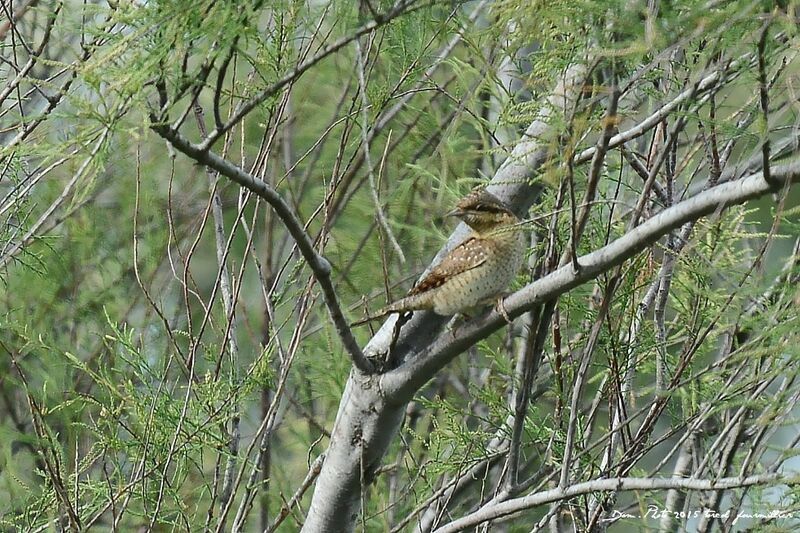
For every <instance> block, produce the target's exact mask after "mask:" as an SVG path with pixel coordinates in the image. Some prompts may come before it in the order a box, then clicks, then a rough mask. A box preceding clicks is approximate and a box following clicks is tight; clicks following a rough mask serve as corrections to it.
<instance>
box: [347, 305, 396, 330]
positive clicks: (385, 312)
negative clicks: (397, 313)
mask: <svg viewBox="0 0 800 533" xmlns="http://www.w3.org/2000/svg"><path fill="white" fill-rule="evenodd" d="M393 312H394V311H392V310H390V309H389V308H388V307H384V308H383V309H381V310H380V311H378V312H377V313H375V314H374V315H369V316H368V317H366V318H362V319H361V320H356V321H355V322H351V323H350V327H351V328H354V327H356V326H363V325H364V324H366V323H368V322H372V321H373V320H379V319H381V318H383V317H385V316H388V315H391V314H392V313H393Z"/></svg>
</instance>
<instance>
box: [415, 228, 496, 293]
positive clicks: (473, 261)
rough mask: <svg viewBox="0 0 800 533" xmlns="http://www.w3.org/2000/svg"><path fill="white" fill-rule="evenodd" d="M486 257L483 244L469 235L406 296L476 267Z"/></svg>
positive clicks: (430, 288) (437, 285)
mask: <svg viewBox="0 0 800 533" xmlns="http://www.w3.org/2000/svg"><path fill="white" fill-rule="evenodd" d="M486 259H487V254H486V251H485V249H484V246H483V244H482V243H481V242H480V241H479V240H478V239H476V238H475V237H470V238H469V239H467V240H465V241H464V242H462V243H461V244H459V245H458V246H456V247H455V248H453V249H452V250H451V251H450V253H449V254H447V255H446V256H445V257H444V259H442V261H441V262H440V263H439V264H438V265H436V266H435V267H433V270H431V271H430V272H428V275H427V276H425V277H424V278H422V280H421V281H420V282H419V283H417V284H416V285H415V286H414V288H412V289H411V290H410V291H409V293H408V296H414V295H415V294H421V293H423V292H427V291H430V290H433V289H435V288H437V287H440V286H441V285H442V284H444V283H445V282H446V281H447V280H449V279H452V278H453V277H455V276H458V275H459V274H463V273H464V272H467V271H469V270H472V269H473V268H478V267H479V266H481V265H482V264H483V263H485V262H486Z"/></svg>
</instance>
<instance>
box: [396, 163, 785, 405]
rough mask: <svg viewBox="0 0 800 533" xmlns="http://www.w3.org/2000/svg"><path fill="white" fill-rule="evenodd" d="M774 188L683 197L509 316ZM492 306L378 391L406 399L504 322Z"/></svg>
mask: <svg viewBox="0 0 800 533" xmlns="http://www.w3.org/2000/svg"><path fill="white" fill-rule="evenodd" d="M771 171H772V172H771V174H772V179H773V181H775V182H777V183H779V184H781V185H784V186H788V185H790V184H792V183H796V182H797V181H800V160H798V161H793V162H792V163H789V164H785V165H780V166H775V167H772V169H771ZM772 191H773V189H772V188H771V186H770V184H768V183H767V182H766V181H765V180H764V176H763V174H762V173H760V172H759V173H757V174H752V175H750V176H748V177H746V178H742V179H740V180H736V181H729V182H726V183H723V184H720V185H717V186H716V187H712V188H710V189H707V190H706V191H704V192H702V193H700V194H698V195H696V196H693V197H691V198H689V199H687V200H684V201H682V202H680V203H678V204H676V205H675V206H673V207H670V208H669V209H665V210H664V211H662V212H661V213H659V214H657V215H655V216H653V217H652V218H650V219H649V220H647V221H646V222H644V223H642V224H640V225H639V226H637V227H635V228H633V229H631V230H630V231H629V232H628V233H627V234H625V235H624V236H622V237H620V238H619V239H617V240H615V241H613V242H611V243H610V244H608V245H606V246H604V247H602V248H600V249H599V250H595V251H594V252H592V253H589V254H586V255H584V256H582V257H581V258H580V259H579V263H580V265H581V269H580V271H579V272H577V273H576V272H575V271H574V270H573V268H572V266H571V265H567V266H564V267H562V268H559V269H558V270H556V271H555V272H553V273H552V274H550V275H548V276H545V277H543V278H541V279H538V280H536V281H534V282H533V283H530V284H528V285H526V286H525V287H523V288H522V289H521V290H519V291H517V292H516V293H514V294H512V295H511V296H509V297H508V298H507V299H506V300H505V302H504V305H505V309H506V311H507V312H508V316H510V317H511V318H515V317H517V316H520V315H521V314H522V313H524V312H526V311H528V310H530V309H531V308H533V306H534V305H536V304H538V303H541V302H544V301H547V300H550V299H552V298H555V297H556V296H558V295H560V294H563V293H565V292H567V291H569V290H570V289H573V288H575V287H577V286H578V285H581V284H583V283H585V282H587V281H589V280H592V279H594V278H595V277H597V276H598V275H599V274H601V273H603V272H605V271H606V270H608V269H609V268H612V267H614V266H617V265H619V264H621V263H622V262H624V261H626V260H627V259H630V258H631V257H633V256H634V255H636V254H637V253H639V252H640V251H641V250H643V249H644V248H646V247H647V246H649V245H651V244H653V243H654V242H656V241H657V240H658V239H660V238H661V237H662V236H664V235H666V234H667V233H668V232H670V231H671V230H673V229H675V228H678V227H680V226H681V225H682V224H684V223H686V222H689V221H691V220H697V219H698V218H700V217H703V216H705V215H709V214H711V213H714V212H715V211H719V210H722V209H725V208H726V207H729V206H731V205H736V204H741V203H744V202H746V201H748V200H752V199H753V198H758V197H759V196H763V195H765V194H769V193H771V192H772ZM505 324H506V322H505V319H504V318H503V317H502V316H501V315H500V313H498V312H497V311H496V310H492V311H490V312H489V313H488V314H486V315H484V316H482V317H480V318H478V319H476V320H474V321H471V322H469V323H467V324H464V325H463V326H461V327H460V328H459V329H458V331H457V332H456V334H455V335H453V334H450V333H448V334H447V335H442V336H440V337H439V338H437V339H436V340H435V341H434V342H432V343H431V345H430V347H429V348H428V349H427V350H425V351H423V352H421V353H420V354H418V355H417V356H416V357H415V358H414V359H412V360H411V361H409V362H408V363H407V364H405V365H403V366H401V367H399V368H397V369H395V370H393V371H391V372H388V373H387V374H385V375H383V376H382V377H381V385H382V390H383V391H384V393H385V395H386V397H387V399H388V400H389V401H391V402H398V403H402V402H407V401H409V400H410V399H411V398H412V396H413V394H414V393H415V391H416V390H417V389H419V388H420V387H421V386H422V385H424V384H425V382H427V381H428V380H429V379H430V378H431V376H433V375H434V374H435V373H436V372H437V371H438V370H439V369H441V368H442V367H444V365H446V364H447V363H449V362H450V361H451V360H452V359H453V358H455V357H456V356H457V355H458V354H460V353H462V352H463V351H464V350H466V349H467V348H469V347H470V346H472V345H473V344H475V343H476V342H478V341H479V340H481V339H483V338H485V337H487V336H489V335H490V334H491V333H493V332H494V331H496V330H498V329H500V328H501V327H502V326H503V325H505Z"/></svg>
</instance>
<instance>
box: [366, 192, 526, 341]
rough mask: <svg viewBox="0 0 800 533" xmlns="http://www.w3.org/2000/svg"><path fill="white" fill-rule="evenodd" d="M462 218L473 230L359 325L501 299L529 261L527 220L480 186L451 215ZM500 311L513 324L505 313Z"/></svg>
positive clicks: (450, 312)
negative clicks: (411, 285)
mask: <svg viewBox="0 0 800 533" xmlns="http://www.w3.org/2000/svg"><path fill="white" fill-rule="evenodd" d="M447 216H453V217H457V218H459V219H461V220H462V221H463V222H464V223H465V224H467V225H468V226H469V227H470V229H471V232H470V234H469V236H468V237H467V238H466V239H465V240H464V241H463V242H462V243H461V244H459V245H458V246H456V247H455V248H453V249H452V250H451V251H450V252H449V253H448V254H447V255H446V256H445V257H444V258H443V259H442V261H441V262H440V263H439V264H438V265H436V266H435V267H433V269H432V270H431V271H430V272H429V273H428V274H427V275H426V276H425V277H424V278H422V280H420V282H419V283H417V284H416V285H415V286H414V288H412V289H411V290H410V291H409V293H408V295H407V296H406V297H405V298H401V299H400V300H397V301H396V302H394V303H392V304H390V305H388V306H387V307H385V308H384V309H381V310H380V311H379V312H378V313H377V314H375V315H373V316H370V317H367V318H365V319H363V320H359V321H357V322H354V323H353V324H352V325H354V326H357V325H360V324H364V323H366V322H369V321H371V320H376V319H378V318H382V317H384V316H386V315H389V314H391V313H404V312H406V311H415V310H419V309H429V310H433V311H434V312H435V313H436V314H439V315H444V316H448V315H455V314H457V313H464V312H465V311H467V310H469V309H471V308H474V307H477V306H481V305H488V304H490V303H492V302H498V303H499V302H500V300H499V299H498V298H499V297H500V296H501V295H502V293H503V291H504V290H505V289H506V287H508V285H509V284H510V283H511V281H512V280H513V279H514V277H515V276H516V274H517V272H518V271H519V269H520V268H521V267H522V264H523V262H524V260H525V251H526V249H527V242H526V239H525V233H524V232H523V231H522V228H521V227H520V224H521V221H520V219H519V218H517V216H516V215H515V214H514V213H513V212H512V211H511V209H510V208H509V207H508V206H507V205H506V204H504V203H503V202H502V201H500V199H498V198H497V197H496V196H494V195H493V194H491V193H489V192H488V191H486V189H484V188H482V187H481V188H475V189H473V190H472V192H471V193H470V194H469V195H467V196H466V197H464V198H463V199H462V200H461V201H460V202H458V204H457V205H456V208H455V209H453V210H452V211H450V212H449V213H447ZM499 309H500V312H501V313H502V314H503V316H504V317H505V318H506V320H508V316H507V315H506V314H505V310H504V309H503V308H502V306H500V307H499Z"/></svg>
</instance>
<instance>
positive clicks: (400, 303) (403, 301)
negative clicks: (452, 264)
mask: <svg viewBox="0 0 800 533" xmlns="http://www.w3.org/2000/svg"><path fill="white" fill-rule="evenodd" d="M429 308H430V306H427V305H425V304H424V303H423V299H422V298H421V295H419V294H412V295H409V296H406V297H405V298H400V299H399V300H397V301H396V302H394V303H392V304H390V305H387V306H386V307H384V308H383V309H381V310H380V311H378V312H377V313H375V314H374V315H370V316H368V317H365V318H362V319H361V320H356V321H355V322H353V323H352V324H350V327H351V328H352V327H355V326H361V325H362V324H366V323H367V322H372V321H373V320H380V319H381V318H385V317H387V316H389V315H391V314H392V313H403V312H406V311H415V310H418V309H429Z"/></svg>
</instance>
